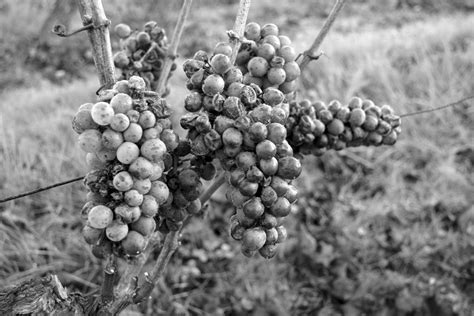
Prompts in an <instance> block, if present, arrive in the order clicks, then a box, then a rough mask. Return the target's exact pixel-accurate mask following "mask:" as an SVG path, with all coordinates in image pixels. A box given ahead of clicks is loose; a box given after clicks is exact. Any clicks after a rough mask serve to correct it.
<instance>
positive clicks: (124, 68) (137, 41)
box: [114, 21, 176, 95]
mask: <svg viewBox="0 0 474 316" xmlns="http://www.w3.org/2000/svg"><path fill="white" fill-rule="evenodd" d="M114 30H115V33H116V34H117V36H118V37H119V38H120V39H121V40H120V48H121V49H122V50H121V51H119V52H117V53H116V54H115V55H114V64H115V67H117V70H120V71H117V72H118V80H122V79H128V78H130V77H131V76H134V75H138V76H140V77H142V78H143V79H144V80H145V82H146V84H147V89H151V90H156V88H157V83H158V78H159V77H160V75H161V70H162V68H163V64H164V58H165V57H166V54H167V53H168V38H167V37H166V32H165V30H164V29H163V28H161V27H159V26H158V24H157V23H156V22H155V21H149V22H147V23H146V24H145V25H144V27H143V30H142V31H132V29H131V28H130V26H128V25H127V24H124V23H121V24H117V25H116V26H115V29H114ZM175 69H176V64H173V66H172V68H171V71H174V70H175ZM170 76H171V72H170ZM168 93H169V88H168V87H167V88H166V92H165V93H164V95H168Z"/></svg>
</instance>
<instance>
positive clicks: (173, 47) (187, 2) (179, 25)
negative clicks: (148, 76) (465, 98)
mask: <svg viewBox="0 0 474 316" xmlns="http://www.w3.org/2000/svg"><path fill="white" fill-rule="evenodd" d="M192 2H193V1H192V0H184V2H183V6H182V7H181V11H180V12H179V17H178V21H177V22H176V27H175V29H174V32H173V38H172V39H171V44H170V46H169V48H168V53H167V54H166V57H165V63H164V65H163V69H162V70H161V74H160V78H159V79H158V84H157V88H156V92H158V94H160V95H163V93H164V92H165V89H166V82H167V81H168V76H169V73H170V71H171V67H172V66H173V62H174V59H175V58H176V54H177V53H178V45H179V41H180V40H181V35H182V34H183V29H184V22H185V21H186V18H187V16H188V13H189V10H190V9H191V4H192Z"/></svg>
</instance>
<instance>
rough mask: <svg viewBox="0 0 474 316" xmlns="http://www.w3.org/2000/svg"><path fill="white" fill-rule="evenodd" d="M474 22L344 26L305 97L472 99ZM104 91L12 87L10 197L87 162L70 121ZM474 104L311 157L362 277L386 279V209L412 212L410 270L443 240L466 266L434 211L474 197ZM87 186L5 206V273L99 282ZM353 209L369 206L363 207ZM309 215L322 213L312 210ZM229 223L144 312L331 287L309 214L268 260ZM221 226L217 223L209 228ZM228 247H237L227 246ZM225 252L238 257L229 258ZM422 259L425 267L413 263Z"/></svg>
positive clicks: (449, 19) (2, 148) (307, 295)
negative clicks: (473, 153) (469, 158)
mask: <svg viewBox="0 0 474 316" xmlns="http://www.w3.org/2000/svg"><path fill="white" fill-rule="evenodd" d="M295 14H296V13H295ZM347 21H348V22H347V23H349V24H351V23H353V21H352V20H347ZM341 22H342V24H344V23H343V22H344V21H343V20H341ZM301 23H302V25H300V26H299V27H300V28H301V29H302V31H301V32H299V33H298V35H297V37H296V38H295V39H294V43H296V44H297V47H298V49H299V50H300V51H301V50H303V49H304V48H306V47H307V46H308V45H309V40H311V39H312V38H314V34H313V33H314V32H313V31H312V30H313V29H314V26H313V24H312V23H313V22H312V20H309V19H305V20H304V21H303V22H301ZM473 23H474V15H453V16H444V17H439V16H434V17H432V18H426V19H425V20H424V21H422V22H419V23H417V22H415V23H409V24H407V25H404V26H403V27H401V28H394V27H385V28H382V29H368V28H364V31H363V32H360V31H359V30H358V29H351V30H350V31H349V32H348V31H347V30H348V29H350V28H347V27H344V25H343V26H341V28H342V29H343V30H344V31H343V32H335V33H332V34H331V35H330V36H329V37H328V38H327V41H326V42H325V44H324V46H323V50H324V51H325V53H326V55H327V56H328V57H327V58H326V57H322V58H321V59H320V60H319V61H318V62H314V64H313V65H312V67H311V69H310V70H309V71H308V73H307V74H306V75H305V78H304V89H302V91H300V95H301V96H311V97H315V98H318V99H323V100H325V101H329V100H330V99H333V98H338V99H340V100H342V101H347V100H348V99H349V98H350V97H351V96H353V95H359V96H364V97H370V98H372V99H373V100H374V101H376V102H377V103H389V104H392V105H393V106H394V107H395V109H396V111H397V112H399V113H406V112H410V111H414V110H416V109H418V108H427V107H430V106H437V105H442V104H445V103H448V102H451V101H453V100H456V99H459V98H462V97H464V96H467V95H472V94H474V81H473V80H472V73H473V68H474V67H473V66H474V60H473V59H472V56H473V55H474V45H473V43H474V33H473V32H472V25H473ZM368 24H370V23H368ZM182 82H183V75H182V74H181V75H178V76H176V77H175V78H174V79H173V88H172V95H171V97H170V100H169V103H170V104H172V105H173V106H181V104H182V103H181V100H182V99H183V98H184V96H185V93H186V92H185V89H184V88H183V86H182V85H181V86H179V85H180V84H181V83H182ZM96 88H97V81H96V78H94V77H92V76H91V77H89V78H88V80H85V81H76V82H74V83H72V84H69V85H65V86H62V87H57V86H54V85H51V84H48V83H43V82H41V83H40V84H39V85H38V86H35V87H33V88H19V89H16V90H12V91H6V92H4V93H3V94H2V95H1V96H0V99H1V100H2V101H1V103H0V113H1V117H0V140H1V141H0V164H1V173H0V183H1V184H0V197H4V196H8V195H11V194H14V193H17V192H20V191H24V190H29V189H33V188H36V187H38V186H42V185H45V184H49V183H52V182H55V181H60V180H63V179H68V178H72V177H75V176H79V175H81V174H83V173H84V172H85V170H86V169H85V164H84V154H83V153H82V152H80V150H79V149H78V147H77V145H76V143H75V139H76V135H75V134H74V133H73V132H72V130H71V128H70V121H71V118H72V116H73V114H74V111H75V109H76V108H77V107H78V106H79V105H80V104H81V103H83V102H87V101H89V100H91V99H93V97H94V96H93V94H94V91H95V89H96ZM468 104H470V105H471V107H469V106H468ZM473 108H474V107H472V101H470V102H469V103H467V102H466V104H465V105H464V106H463V105H461V106H458V107H457V108H456V109H449V110H445V111H440V112H436V113H432V114H427V115H422V116H417V117H409V118H406V119H405V120H404V121H403V128H404V131H403V133H402V137H401V139H400V141H399V142H398V143H397V145H396V146H394V147H390V148H389V147H381V148H364V149H362V148H361V149H352V150H348V151H347V153H346V154H345V155H344V154H343V155H336V154H329V155H328V156H326V157H325V158H323V159H322V160H315V159H307V162H306V170H307V171H308V172H307V174H308V175H307V176H306V177H304V178H303V179H302V180H301V181H300V185H301V186H302V191H304V192H306V193H305V194H306V195H309V194H310V192H311V191H313V193H314V187H315V185H320V184H328V185H330V186H331V187H332V186H334V187H337V190H336V195H337V196H335V197H334V199H335V202H334V203H335V205H334V208H332V209H331V211H332V214H333V216H334V222H335V224H334V227H337V228H338V229H341V230H342V232H343V234H341V236H343V237H341V238H347V239H351V240H352V243H350V244H349V245H348V246H347V248H348V249H349V250H350V249H357V250H358V251H360V253H359V254H358V256H359V257H358V258H359V259H360V258H362V259H363V260H362V262H360V266H361V268H362V269H363V271H365V273H367V274H364V273H361V275H362V276H364V275H365V276H368V277H370V276H372V277H374V278H375V276H374V275H373V274H374V273H376V272H377V271H379V270H377V269H379V268H378V267H375V268H373V266H372V265H371V262H370V258H371V256H373V253H371V251H372V250H373V249H375V248H371V247H373V244H372V242H373V237H374V235H372V233H371V231H374V227H377V225H380V226H381V227H382V228H383V227H384V225H386V223H385V222H384V221H383V220H382V222H380V218H385V217H386V216H387V214H394V216H396V217H397V218H399V220H401V221H404V224H403V225H400V230H399V232H400V233H401V234H403V235H404V236H405V238H406V239H405V240H406V247H408V249H405V251H406V252H404V253H401V254H398V255H400V257H401V258H402V259H403V260H405V261H404V262H405V263H407V265H406V266H405V267H406V269H405V270H403V271H402V270H400V271H398V272H400V273H404V275H405V276H413V275H417V273H418V272H420V271H421V272H423V270H424V269H427V266H426V265H424V264H426V262H430V261H429V260H428V261H427V260H425V259H426V258H425V257H423V256H424V255H425V254H424V253H423V251H427V253H428V254H426V256H427V257H429V256H430V254H432V253H434V252H429V250H430V249H428V250H427V249H426V246H427V245H429V246H430V247H432V248H436V247H439V249H441V250H439V249H438V250H437V251H438V252H437V253H436V254H438V253H439V252H441V254H442V255H443V256H444V257H443V258H444V259H443V260H445V262H444V263H446V264H447V265H448V266H450V265H451V266H455V264H454V263H452V262H451V261H450V260H451V259H449V256H452V257H453V258H455V257H456V256H460V252H462V251H465V249H466V248H463V247H467V246H468V245H469V239H468V238H467V237H466V235H464V234H462V233H460V232H459V231H458V230H457V229H456V228H449V229H446V228H445V227H444V226H443V225H444V224H443V220H444V217H445V215H446V214H439V213H436V209H437V208H436V207H435V206H436V205H440V204H441V205H442V206H443V207H444V208H445V209H447V210H449V212H452V213H453V214H454V215H453V216H455V219H454V221H455V220H456V218H457V216H458V215H459V214H460V213H462V212H463V211H465V210H466V209H467V208H468V207H469V206H470V205H473V204H474V197H473V196H472V188H473V185H474V178H473V170H474V169H473V166H472V165H469V163H464V162H460V161H459V159H458V155H457V154H458V152H459V149H466V148H471V149H472V146H473V145H472V139H473V136H474V135H473V134H474V133H473V132H474V131H473V129H472V126H473V116H474V112H473ZM178 113H179V112H178ZM354 161H357V163H355V162H354ZM361 162H362V163H361ZM471 163H472V162H471ZM321 164H322V165H323V167H324V168H325V169H324V170H326V171H327V173H326V174H325V173H323V172H322V171H321V167H320V165H321ZM351 164H352V165H355V167H354V168H353V169H351V168H350V166H351ZM331 170H332V171H334V173H330V172H331ZM316 187H317V186H316ZM305 188H306V189H305ZM84 193H85V192H84V189H83V188H82V186H81V185H80V184H79V183H76V184H73V185H69V186H66V187H63V188H58V189H55V190H51V191H49V192H45V193H41V194H38V195H34V196H31V197H27V198H24V199H21V200H18V201H14V202H9V203H6V204H0V280H2V281H3V283H10V282H14V281H18V280H22V279H24V278H27V277H31V276H36V275H43V274H45V273H48V272H55V273H58V272H60V271H62V272H61V273H60V274H59V275H60V278H61V280H62V281H64V283H65V284H66V285H68V286H71V287H73V288H75V289H80V290H82V291H84V292H89V291H91V290H93V289H94V288H95V285H96V284H99V282H100V262H99V261H97V260H96V259H94V258H92V256H91V255H90V252H89V251H88V249H87V247H86V245H85V243H84V242H83V241H82V237H81V236H80V231H79V230H80V227H81V221H80V218H79V214H78V213H79V210H80V206H81V204H82V203H83V202H84V197H85V194H84ZM217 209H218V208H217ZM354 209H356V210H358V213H357V216H355V217H351V215H349V213H350V212H353V211H354ZM306 211H308V212H314V210H311V208H309V210H306ZM301 213H302V211H301V210H300V211H299V213H298V217H299V218H300V217H301ZM219 220H221V218H220V216H219V215H216V214H213V215H212V214H211V215H209V216H208V217H206V219H205V220H204V221H203V222H201V223H198V222H196V223H194V224H193V225H192V227H190V229H189V230H188V231H187V232H186V234H185V238H186V241H187V242H188V243H190V244H191V245H194V246H195V247H194V248H196V249H197V250H196V251H194V252H192V253H189V251H190V250H189V249H192V248H193V247H184V248H183V249H182V250H181V251H180V253H179V254H178V256H177V259H176V260H175V261H174V262H175V265H173V266H171V267H170V272H169V273H168V276H167V279H166V283H163V284H161V285H160V287H159V291H160V295H159V296H158V295H156V297H158V299H157V301H155V303H156V305H155V306H150V305H149V306H148V307H146V306H145V307H142V310H143V309H147V308H148V310H149V311H154V312H155V313H157V310H158V309H160V308H161V313H162V314H169V313H171V311H174V312H176V311H179V310H180V309H185V310H188V311H192V313H194V314H197V315H203V314H223V313H226V312H229V311H231V310H232V311H234V312H239V311H240V313H242V314H246V313H250V311H251V310H253V311H254V313H256V314H258V312H259V311H260V312H261V313H262V314H264V311H265V312H268V311H270V310H272V311H274V312H275V314H281V315H286V314H289V313H292V312H294V311H295V310H296V311H300V313H303V312H302V311H303V310H304V311H308V310H311V308H312V307H313V308H314V306H317V304H319V302H320V300H322V298H321V297H320V296H319V293H318V291H319V289H320V288H319V286H320V285H321V283H320V282H323V281H324V280H322V279H320V276H318V274H317V271H316V270H314V269H313V270H311V269H312V268H314V267H316V266H317V264H316V263H315V262H318V264H319V261H318V260H324V256H323V255H321V242H320V241H319V240H316V241H315V240H314V238H313V237H312V236H311V234H308V233H307V232H306V231H304V229H305V228H304V227H303V226H301V225H300V223H299V221H296V220H292V221H290V225H289V226H290V229H291V230H290V240H289V241H288V243H287V244H286V245H285V246H284V247H283V249H282V251H281V252H280V253H279V255H278V256H277V258H276V259H274V260H272V261H265V260H263V259H251V260H249V259H246V258H244V257H243V256H240V255H237V253H238V245H237V244H235V243H233V242H231V241H230V240H229V239H228V238H226V237H222V236H219V235H216V231H218V232H221V233H222V235H225V234H226V232H225V226H224V225H223V223H220V222H219ZM210 222H212V223H213V225H215V227H217V228H215V227H214V226H213V227H214V229H213V230H211V228H210V225H209V223H210ZM216 222H217V224H216ZM397 227H398V226H397ZM471 244H472V242H471ZM229 245H230V249H227V248H226V247H228V246H229ZM216 249H221V250H222V249H224V250H225V251H224V250H222V251H221V252H220V254H216V253H218V252H217V250H216ZM226 249H227V250H226ZM346 250H347V249H346ZM199 251H201V252H199ZM316 252H318V254H317V255H316ZM203 253H204V254H203ZM226 254H227V255H228V256H229V257H228V258H232V260H228V259H225V258H226V257H225V255H226ZM329 255H330V254H329ZM464 255H466V254H464ZM379 257H380V255H379ZM379 257H377V258H379ZM321 258H322V259H321ZM379 259H380V258H379ZM196 262H197V263H196ZM414 262H415V263H416V264H418V266H416V265H415V266H414V267H413V266H410V265H408V263H410V264H412V263H414ZM193 264H197V267H198V269H199V273H200V275H199V277H196V278H194V279H193V278H191V277H190V278H191V281H189V280H184V281H183V279H180V278H179V277H178V276H180V277H181V276H183V275H184V276H186V275H188V273H189V270H186V269H184V268H186V267H189V266H191V267H192V265H193ZM183 267H184V268H183ZM183 269H184V270H183ZM189 269H191V268H189ZM417 269H418V270H417ZM374 271H375V272H374ZM180 286H181V287H180ZM170 300H172V301H173V302H174V303H173V304H170ZM305 304H306V305H305ZM305 306H306V307H305Z"/></svg>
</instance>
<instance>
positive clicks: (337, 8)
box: [299, 0, 346, 70]
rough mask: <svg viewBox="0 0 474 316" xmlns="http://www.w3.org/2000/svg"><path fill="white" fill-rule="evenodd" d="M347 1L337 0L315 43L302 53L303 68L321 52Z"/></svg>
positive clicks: (301, 65)
mask: <svg viewBox="0 0 474 316" xmlns="http://www.w3.org/2000/svg"><path fill="white" fill-rule="evenodd" d="M345 3H346V0H336V3H335V4H334V6H333V8H332V9H331V12H330V13H329V16H328V18H327V19H326V21H324V25H323V27H322V29H321V31H319V34H318V35H317V36H316V39H315V40H314V42H313V44H312V45H311V47H310V48H309V49H308V50H306V51H305V52H304V53H303V54H302V55H303V59H302V60H301V62H300V63H299V66H300V69H301V70H303V69H304V68H306V66H308V64H309V62H310V61H311V60H314V59H317V57H316V56H317V54H318V53H319V47H320V46H321V44H322V42H323V40H324V38H325V37H326V35H328V32H329V30H330V29H331V27H332V25H333V23H334V21H335V20H336V18H337V16H338V14H339V12H341V9H342V7H343V6H344V4H345Z"/></svg>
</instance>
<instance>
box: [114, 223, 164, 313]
mask: <svg viewBox="0 0 474 316" xmlns="http://www.w3.org/2000/svg"><path fill="white" fill-rule="evenodd" d="M159 236H160V233H159V232H155V233H153V235H152V236H151V237H150V241H149V242H148V246H147V248H146V249H145V250H144V251H143V253H142V254H141V255H140V256H138V257H137V258H135V260H134V262H133V263H127V267H126V269H125V271H124V272H123V274H122V277H121V278H120V281H119V284H118V285H117V287H116V292H117V299H116V300H115V301H114V302H113V303H112V304H111V306H110V307H109V311H110V312H111V313H112V314H114V313H118V312H120V311H121V310H123V309H125V308H126V307H127V306H128V305H130V304H132V303H133V297H134V296H135V291H136V290H137V283H138V275H139V274H140V272H141V271H142V270H143V266H144V265H145V264H146V262H147V261H148V258H149V257H150V255H151V253H152V252H153V250H155V248H156V245H157V244H158V243H159V241H160V238H159Z"/></svg>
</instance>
